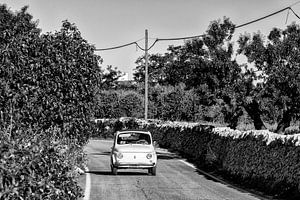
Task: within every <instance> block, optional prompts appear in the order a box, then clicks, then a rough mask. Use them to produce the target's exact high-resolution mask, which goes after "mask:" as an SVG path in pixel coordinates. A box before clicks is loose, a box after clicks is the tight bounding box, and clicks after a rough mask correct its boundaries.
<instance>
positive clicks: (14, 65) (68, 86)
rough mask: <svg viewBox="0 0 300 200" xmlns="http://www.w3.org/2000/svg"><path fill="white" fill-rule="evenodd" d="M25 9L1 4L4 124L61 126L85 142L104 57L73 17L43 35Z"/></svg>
mask: <svg viewBox="0 0 300 200" xmlns="http://www.w3.org/2000/svg"><path fill="white" fill-rule="evenodd" d="M26 9H27V8H26V7H24V8H23V9H22V10H21V12H18V13H16V14H15V15H13V14H10V12H9V11H7V9H6V8H5V6H1V13H2V14H1V15H3V16H4V19H5V21H4V22H3V23H2V22H1V29H2V30H1V40H0V41H1V47H0V51H1V53H0V62H1V65H0V88H1V89H0V90H1V96H0V105H1V108H0V109H1V118H2V119H1V120H2V121H3V123H1V124H4V126H6V127H7V126H10V127H11V130H13V128H17V127H31V128H34V129H37V130H39V129H42V130H46V129H49V128H51V127H52V128H53V127H57V128H58V129H59V130H60V132H59V133H58V137H69V138H74V139H77V140H78V142H80V143H81V142H85V141H86V140H87V138H88V134H85V135H82V133H87V132H88V131H87V129H88V128H89V127H90V126H89V124H90V123H91V122H90V119H91V117H92V116H93V107H94V96H95V90H96V88H97V86H98V85H99V80H100V74H101V71H100V68H99V66H98V64H99V62H101V60H100V57H99V56H97V55H95V54H94V50H95V47H93V46H92V45H90V44H88V43H87V41H86V40H84V39H83V38H82V37H81V34H80V31H79V30H78V29H77V27H76V26H75V25H73V24H71V23H70V22H68V21H64V22H63V24H62V28H61V30H60V31H57V32H55V33H46V34H42V35H40V32H39V29H37V28H36V23H35V22H32V21H31V19H32V17H31V16H30V15H29V14H27V12H26ZM1 19H3V18H2V17H1ZM84 136H85V137H84Z"/></svg>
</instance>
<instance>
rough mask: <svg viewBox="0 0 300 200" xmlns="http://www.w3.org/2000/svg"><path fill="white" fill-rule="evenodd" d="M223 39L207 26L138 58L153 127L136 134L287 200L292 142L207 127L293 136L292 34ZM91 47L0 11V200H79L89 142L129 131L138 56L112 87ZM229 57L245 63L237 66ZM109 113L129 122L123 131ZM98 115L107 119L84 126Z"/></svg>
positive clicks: (113, 74) (137, 106)
mask: <svg viewBox="0 0 300 200" xmlns="http://www.w3.org/2000/svg"><path fill="white" fill-rule="evenodd" d="M234 33H235V25H234V24H233V23H232V22H231V21H230V20H229V19H228V18H223V19H222V20H216V21H213V22H211V24H210V26H209V27H208V29H207V31H206V36H204V37H203V38H198V39H194V40H188V41H185V43H184V44H183V45H180V46H169V48H168V49H167V50H166V52H165V53H164V54H152V55H150V56H149V61H150V62H149V63H150V66H149V116H148V118H150V119H152V120H150V121H152V122H151V123H150V125H149V124H148V122H144V124H143V125H142V126H143V127H146V128H149V129H150V130H153V132H154V135H155V138H156V140H157V141H158V142H159V144H160V145H162V146H164V147H167V148H171V149H174V150H177V151H180V152H181V153H183V154H186V155H188V157H190V158H193V160H195V162H196V163H201V162H202V161H205V162H204V163H206V164H205V165H204V166H201V167H204V168H207V169H212V170H216V171H217V172H218V173H221V172H224V173H225V174H227V175H228V177H232V178H233V179H235V180H241V181H242V182H246V183H249V184H250V186H253V187H254V186H255V184H257V183H260V185H258V186H259V188H260V189H262V190H264V189H267V190H268V192H269V193H271V194H278V195H281V196H285V195H286V194H287V192H292V193H293V194H295V195H298V194H299V185H297V184H296V182H297V183H299V171H300V169H299V153H297V152H298V151H299V146H297V145H295V144H296V141H283V140H275V141H272V142H271V144H266V142H265V140H264V139H263V138H260V137H258V138H257V137H255V136H253V134H252V135H251V134H249V135H244V136H239V137H238V139H236V138H234V137H232V136H229V137H224V136H223V135H218V134H214V133H213V132H212V128H213V127H212V126H210V125H211V124H213V125H215V126H228V127H229V128H231V129H230V131H229V132H228V134H229V135H230V134H231V133H232V132H233V131H234V130H236V129H239V130H250V129H252V130H265V131H267V132H268V133H269V131H272V132H274V133H276V134H280V135H284V134H290V135H291V134H296V133H299V123H298V122H299V116H300V115H299V114H300V105H299V103H300V65H299V63H300V62H299V61H300V60H299V59H300V57H299V54H300V46H299V45H300V42H299V41H300V34H299V33H300V26H299V25H298V24H295V23H293V24H291V25H289V26H287V28H286V29H284V30H280V29H277V28H274V29H273V30H272V31H271V32H270V34H269V35H268V36H263V35H261V34H260V33H255V34H252V35H250V34H244V35H240V37H239V39H238V40H237V41H234V40H233V35H234ZM95 49H96V48H95V47H94V46H93V45H90V44H89V43H88V41H86V40H85V39H84V38H82V36H81V33H80V31H79V30H78V28H77V27H76V26H75V25H74V24H72V23H71V22H68V21H63V22H62V26H61V29H60V30H58V31H55V32H49V33H42V32H41V30H40V29H39V28H38V24H37V22H35V21H33V17H32V16H31V15H30V14H29V13H28V12H27V7H24V8H22V9H21V10H20V11H18V12H12V11H10V10H9V9H8V8H7V6H6V5H0V137H1V140H0V152H1V154H0V200H2V199H78V198H79V197H81V196H82V194H83V192H82V189H81V188H80V187H79V186H78V185H77V183H76V178H77V176H78V169H79V168H81V169H83V167H84V164H85V155H84V153H83V146H84V145H85V144H86V143H87V142H88V140H89V138H91V137H104V138H108V137H111V135H112V134H113V132H114V131H115V130H120V129H121V128H128V127H129V128H130V127H132V128H134V127H139V124H138V122H137V121H136V119H139V118H143V117H144V103H143V102H144V74H145V66H144V63H145V62H144V57H143V56H142V57H140V58H138V59H137V61H136V69H135V73H134V81H129V82H127V83H122V82H120V81H118V78H119V77H120V76H121V75H122V72H120V71H119V70H118V69H117V68H114V67H113V66H107V68H106V70H103V69H102V66H101V62H102V58H101V57H100V56H98V55H96V54H95ZM235 49H237V50H235ZM237 56H245V57H246V58H247V60H248V62H247V63H244V64H240V63H238V61H237ZM120 117H130V118H134V119H132V120H129V121H126V123H125V124H124V123H123V122H122V121H120V120H116V119H118V118H120ZM99 118H100V119H103V118H107V119H110V120H109V121H106V120H102V121H101V120H100V121H98V123H96V126H95V123H94V121H95V119H99ZM112 121H113V122H112ZM161 121H184V122H196V124H198V125H197V126H196V127H194V128H186V129H184V130H182V129H181V128H179V127H176V128H174V127H171V128H168V127H167V126H157V125H158V124H160V123H161ZM199 122H201V123H202V124H206V125H205V126H203V125H201V126H200V125H199ZM112 124H113V125H112ZM207 124H210V125H207ZM294 125H296V126H294ZM175 140H176V141H175ZM189 142H190V143H189ZM195 142H196V143H195ZM199 144H201V145H199ZM209 152H213V153H210V154H209ZM243 152H245V153H243ZM207 156H208V157H207ZM209 156H211V157H209ZM286 159H288V160H286ZM245 160H247V161H250V162H249V163H245V162H244V161H245ZM269 161H270V162H271V163H269ZM274 162H276V163H274ZM274 166H275V168H274ZM288 166H290V168H288ZM262 169H264V170H263V171H261V170H262ZM281 175H282V176H281ZM249 181H250V182H249ZM249 184H248V185H249ZM246 185H247V184H246ZM264 187H265V188H264ZM297 188H298V189H297ZM279 190H280V191H283V192H282V193H278V192H277V191H279Z"/></svg>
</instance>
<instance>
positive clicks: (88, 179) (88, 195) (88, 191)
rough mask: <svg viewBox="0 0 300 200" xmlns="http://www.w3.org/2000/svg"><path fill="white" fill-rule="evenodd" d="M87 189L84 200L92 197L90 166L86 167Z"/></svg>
mask: <svg viewBox="0 0 300 200" xmlns="http://www.w3.org/2000/svg"><path fill="white" fill-rule="evenodd" d="M85 175H86V180H85V191H84V198H83V200H89V199H90V193H91V175H90V173H89V168H88V167H85Z"/></svg>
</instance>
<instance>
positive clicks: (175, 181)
mask: <svg viewBox="0 0 300 200" xmlns="http://www.w3.org/2000/svg"><path fill="white" fill-rule="evenodd" d="M111 146H112V141H106V140H91V141H90V142H89V144H88V145H87V146H86V148H85V152H86V153H87V155H88V159H89V161H88V168H89V172H88V173H89V175H90V194H89V200H100V199H104V200H119V199H124V200H144V199H146V200H152V199H153V200H160V199H162V200H164V199H165V200H177V199H178V200H258V199H261V198H259V197H257V196H255V195H254V194H250V193H247V192H244V191H242V190H239V189H236V188H234V187H231V186H230V185H226V184H223V183H220V182H216V181H214V180H211V179H208V178H206V177H205V176H203V175H201V174H200V173H198V172H197V171H196V170H195V169H194V168H193V167H191V166H190V165H188V163H186V162H184V161H183V160H182V159H181V158H179V157H178V156H176V155H174V154H171V153H169V152H167V151H158V156H159V157H158V158H159V160H158V166H157V175H156V176H150V175H148V171H147V170H139V169H137V170H135V169H134V170H119V171H118V175H117V176H114V175H112V174H111V172H110V158H109V154H110V148H111Z"/></svg>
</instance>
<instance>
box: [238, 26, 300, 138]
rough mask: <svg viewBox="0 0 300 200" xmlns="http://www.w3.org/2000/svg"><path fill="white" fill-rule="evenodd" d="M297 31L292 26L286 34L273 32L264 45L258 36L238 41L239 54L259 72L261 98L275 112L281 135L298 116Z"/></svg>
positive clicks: (299, 93)
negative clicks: (244, 56)
mask: <svg viewBox="0 0 300 200" xmlns="http://www.w3.org/2000/svg"><path fill="white" fill-rule="evenodd" d="M299 31H300V27H299V25H296V24H292V25H290V26H288V27H287V28H286V29H285V30H279V29H277V28H274V29H273V30H272V31H271V32H270V34H269V36H268V40H267V41H265V40H264V38H263V36H262V35H260V34H254V35H253V36H252V37H251V36H250V35H243V36H241V37H240V39H239V44H240V49H239V52H240V53H243V54H244V55H246V56H247V58H248V60H249V61H250V62H252V63H254V65H255V67H256V68H257V70H259V71H261V75H260V76H259V78H260V79H261V80H262V85H263V87H262V90H261V91H260V96H261V97H262V98H263V101H264V102H266V104H267V105H268V107H273V108H275V110H277V122H278V128H277V132H282V131H284V129H285V128H287V127H288V126H289V125H290V122H291V120H292V119H293V117H294V118H296V119H298V116H299V113H300V106H299V97H300V90H299V83H300V79H299V77H300V75H299V74H300V70H299V69H300V68H299V56H298V55H299V42H298V41H299ZM273 110H274V109H273Z"/></svg>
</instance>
